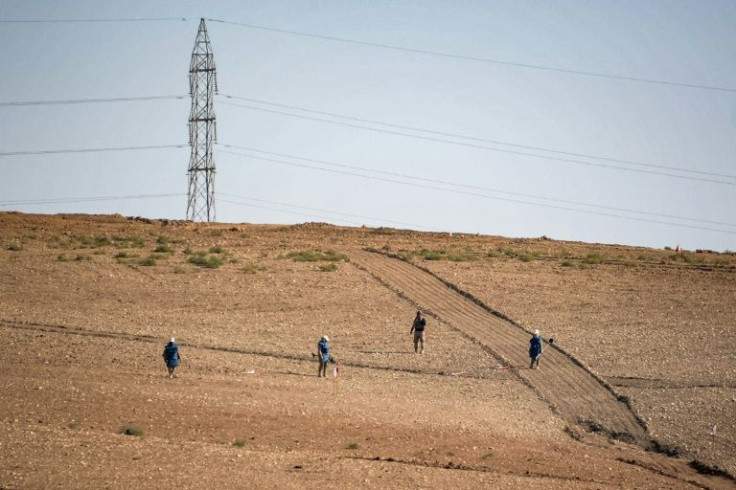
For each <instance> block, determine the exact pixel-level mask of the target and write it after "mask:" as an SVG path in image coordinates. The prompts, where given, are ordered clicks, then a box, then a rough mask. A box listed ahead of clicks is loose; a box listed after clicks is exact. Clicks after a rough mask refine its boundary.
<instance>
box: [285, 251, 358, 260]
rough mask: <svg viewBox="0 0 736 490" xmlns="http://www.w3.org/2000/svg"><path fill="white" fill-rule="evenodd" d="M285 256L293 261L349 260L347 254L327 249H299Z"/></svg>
mask: <svg viewBox="0 0 736 490" xmlns="http://www.w3.org/2000/svg"><path fill="white" fill-rule="evenodd" d="M286 258H287V259H291V260H293V261H294V262H320V261H328V262H341V261H343V262H349V261H350V259H349V258H348V256H347V255H345V254H341V253H338V252H335V251H334V250H327V251H326V252H324V253H323V252H319V251H316V250H300V251H298V252H289V253H288V254H286Z"/></svg>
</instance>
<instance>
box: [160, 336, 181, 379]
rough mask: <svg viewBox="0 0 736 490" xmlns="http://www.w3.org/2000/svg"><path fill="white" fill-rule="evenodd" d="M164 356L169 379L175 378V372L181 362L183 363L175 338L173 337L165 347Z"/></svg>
mask: <svg viewBox="0 0 736 490" xmlns="http://www.w3.org/2000/svg"><path fill="white" fill-rule="evenodd" d="M163 356H164V362H165V363H166V367H167V368H168V370H169V378H173V377H174V370H175V369H176V367H177V366H178V365H179V361H181V356H180V355H179V346H178V345H177V344H176V339H174V337H171V339H170V340H169V343H168V344H166V346H164V354H163Z"/></svg>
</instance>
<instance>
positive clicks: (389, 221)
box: [218, 192, 430, 230]
mask: <svg viewBox="0 0 736 490" xmlns="http://www.w3.org/2000/svg"><path fill="white" fill-rule="evenodd" d="M218 195H220V196H229V197H233V198H237V199H244V200H246V201H253V202H258V203H266V204H275V205H278V206H287V207H291V208H297V209H306V210H309V211H318V212H322V213H329V214H335V215H338V216H347V217H349V218H360V219H367V220H370V221H376V222H383V223H392V224H396V225H402V226H412V227H415V228H422V229H425V230H429V229H430V228H429V227H427V226H424V225H418V224H416V223H407V222H405V221H395V220H390V219H384V218H373V217H371V216H363V215H360V214H350V213H341V212H338V211H331V210H328V209H320V208H313V207H309V206H300V205H297V204H290V203H285V202H278V201H267V200H265V199H255V198H251V197H245V196H238V195H236V194H227V193H222V192H220V193H218ZM221 200H222V199H221ZM226 202H230V203H233V201H226ZM235 204H245V203H235ZM357 226H360V224H357Z"/></svg>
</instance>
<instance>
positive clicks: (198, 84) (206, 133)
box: [187, 19, 217, 222]
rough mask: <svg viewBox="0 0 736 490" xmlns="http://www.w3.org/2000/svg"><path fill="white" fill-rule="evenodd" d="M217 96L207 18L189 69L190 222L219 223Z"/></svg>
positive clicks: (200, 27)
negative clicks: (216, 143)
mask: <svg viewBox="0 0 736 490" xmlns="http://www.w3.org/2000/svg"><path fill="white" fill-rule="evenodd" d="M216 93H217V76H216V73H215V57H214V55H213V54H212V46H211V45H210V38H209V36H208V35H207V26H206V25H205V23H204V19H202V20H200V22H199V30H198V31H197V39H196V40H195V41H194V49H193V50H192V62H191V65H190V66H189V95H191V97H192V109H191V111H190V113H189V146H191V156H190V158H189V172H188V175H189V194H188V201H187V219H188V220H191V221H208V222H209V221H215V159H214V157H213V154H212V153H213V149H214V144H215V142H216V141H217V125H216V124H215V110H214V107H213V101H214V96H215V94H216Z"/></svg>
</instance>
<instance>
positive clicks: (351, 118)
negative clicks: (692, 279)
mask: <svg viewBox="0 0 736 490" xmlns="http://www.w3.org/2000/svg"><path fill="white" fill-rule="evenodd" d="M218 96H219V97H224V98H226V99H237V100H245V101H248V102H254V103H256V104H263V105H268V106H273V107H281V108H284V109H291V110H296V111H301V112H307V113H310V114H318V115H321V116H330V117H336V118H340V119H346V120H348V121H357V122H362V123H369V124H376V125H380V126H387V127H391V128H398V129H404V130H409V131H417V132H421V133H427V134H434V135H438V136H447V137H450V138H458V139H464V140H470V141H478V142H480V143H490V144H495V145H504V146H511V147H514V148H522V149H525V150H534V151H544V152H548V153H555V154H558V155H567V156H573V157H582V158H589V159H592V160H603V161H607V162H615V163H624V164H626V165H634V166H638V167H647V168H658V169H664V170H674V171H678V172H687V173H693V174H699V175H711V176H714V177H725V178H730V179H736V175H732V174H721V173H717V172H707V171H703V170H692V169H688V168H683V167H672V166H667V165H656V164H651V163H643V162H637V161H633V160H624V159H620V158H611V157H603V156H598V155H592V154H590V153H576V152H571V151H562V150H555V149H551V148H544V147H541V146H532V145H521V144H518V143H509V142H507V141H499V140H492V139H487V138H478V137H474V136H467V135H464V134H459V133H449V132H444V131H437V130H432V129H425V128H418V127H415V126H405V125H402V124H394V123H388V122H385V121H378V120H375V119H364V118H359V117H354V116H346V115H343V114H337V113H334V112H325V111H317V110H313V109H306V108H304V107H298V106H293V105H288V104H279V103H276V102H270V101H266V100H261V99H254V98H250V97H241V96H237V95H225V94H219V95H218ZM248 107H250V106H248Z"/></svg>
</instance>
